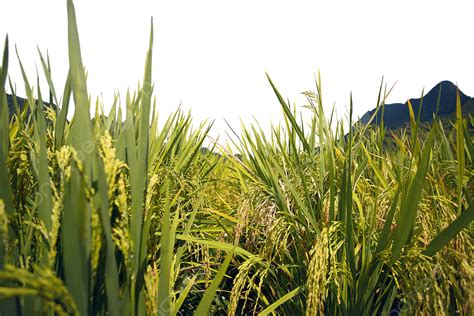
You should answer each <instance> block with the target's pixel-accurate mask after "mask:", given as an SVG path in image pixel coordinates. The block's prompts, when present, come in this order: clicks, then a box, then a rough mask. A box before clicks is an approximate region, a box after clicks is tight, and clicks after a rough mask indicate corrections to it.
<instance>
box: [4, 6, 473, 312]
mask: <svg viewBox="0 0 474 316" xmlns="http://www.w3.org/2000/svg"><path fill="white" fill-rule="evenodd" d="M67 3H68V6H67V9H68V10H67V14H68V41H69V42H68V47H69V74H68V78H67V80H66V83H65V84H64V87H61V88H62V95H58V94H57V91H58V90H57V89H56V87H55V86H54V84H53V82H52V79H51V69H52V68H51V63H50V60H49V57H48V56H47V55H46V56H44V55H43V54H42V52H41V51H40V50H38V55H39V59H40V61H41V66H42V70H43V73H42V75H43V76H45V78H46V82H47V83H48V88H49V91H50V93H49V101H48V103H47V104H46V102H45V99H44V97H43V96H42V95H41V91H42V90H41V87H40V84H39V82H40V81H39V79H38V78H36V80H35V82H36V86H34V85H31V84H30V78H29V77H28V76H27V74H26V71H25V70H24V69H23V66H22V64H21V58H20V52H16V55H17V59H18V60H17V62H18V63H19V64H20V68H21V70H22V74H23V84H24V86H25V91H26V96H27V100H26V101H25V103H24V104H21V103H19V102H18V100H17V98H16V96H15V91H14V85H13V83H11V82H10V80H9V78H8V65H9V63H10V59H11V58H10V55H11V54H10V45H9V41H8V37H7V38H6V40H5V45H4V51H3V59H2V66H1V69H0V120H1V124H0V137H1V141H0V144H1V145H0V235H1V236H0V313H2V314H5V315H33V314H47V315H53V314H58V315H63V314H64V315H66V314H74V315H89V314H93V315H105V314H110V315H123V314H125V315H144V314H147V315H153V314H159V315H183V314H186V315H190V314H195V315H209V314H212V315H214V314H215V315H222V314H228V315H255V314H256V315H267V314H273V315H305V314H306V315H323V314H329V315H372V314H379V315H398V314H423V315H425V314H426V315H432V314H463V315H469V314H472V313H473V312H474V296H473V293H474V269H473V268H472V267H473V266H474V259H473V258H474V256H473V255H474V253H473V252H474V250H473V238H472V237H473V230H472V227H473V226H472V220H473V219H474V201H473V192H474V168H473V157H474V146H473V136H472V135H471V134H470V129H472V118H467V119H466V117H463V115H462V113H461V104H460V101H459V97H458V102H457V114H456V120H455V122H453V123H452V124H453V128H451V129H450V130H448V129H446V127H445V124H442V122H441V120H439V119H438V118H437V117H435V118H434V119H433V122H432V123H430V124H428V125H426V124H421V123H420V121H419V115H418V116H417V113H414V111H413V110H412V109H410V110H411V111H410V114H411V123H410V126H409V127H408V128H404V129H400V130H398V131H390V130H387V129H386V128H385V127H384V126H383V124H381V125H371V124H367V125H362V124H359V123H357V122H354V121H353V118H352V107H353V105H352V97H350V98H349V101H350V111H349V116H348V122H347V123H348V126H349V128H348V130H345V127H344V126H347V124H343V123H344V122H342V121H337V120H335V119H334V118H333V115H332V114H331V115H330V116H329V118H327V116H326V114H325V113H324V112H323V104H322V88H321V79H320V77H319V76H318V80H317V84H316V89H315V91H308V92H306V93H305V95H306V98H307V104H304V108H303V109H302V111H304V112H305V114H304V115H303V114H302V113H303V112H302V111H300V110H297V109H296V108H295V107H292V106H290V104H289V103H288V102H287V101H286V100H285V99H284V97H283V96H282V95H281V94H280V92H279V91H278V90H277V88H276V85H275V84H274V83H273V82H272V81H271V79H270V77H269V78H268V79H269V84H270V85H271V87H272V88H273V90H274V92H275V96H276V100H277V101H278V102H279V104H280V106H281V109H282V111H283V114H284V120H283V122H282V124H280V125H275V126H273V127H272V128H271V131H270V132H268V131H263V130H262V129H261V128H260V127H259V126H258V125H257V124H254V125H252V124H250V125H248V124H243V125H242V133H241V134H236V133H235V134H234V136H233V137H232V138H231V142H233V146H234V147H235V148H237V151H236V153H238V154H239V155H236V154H235V153H232V152H230V150H228V149H227V146H226V145H225V144H224V145H222V144H219V143H217V142H215V143H214V144H213V147H212V148H210V149H208V150H204V149H203V146H204V144H205V143H206V142H207V135H208V132H209V130H210V129H211V128H212V122H202V123H200V124H197V125H196V124H195V123H193V121H192V116H191V114H190V113H183V112H182V111H180V110H177V111H176V112H175V113H174V114H172V115H171V116H170V117H168V118H167V119H166V120H165V122H164V123H163V124H161V125H160V124H159V123H158V115H159V111H158V110H159V109H157V107H156V104H155V102H154V99H153V92H154V85H153V78H152V50H153V21H152V22H151V31H150V41H149V49H148V51H147V53H146V58H145V72H144V78H143V81H142V83H141V85H140V87H138V89H137V90H136V91H127V94H126V97H125V99H124V100H122V99H121V98H120V97H119V96H117V97H116V98H115V101H114V103H113V105H112V106H111V107H110V111H109V112H108V113H104V111H103V108H104V105H103V104H102V103H101V102H100V101H99V100H96V101H93V100H91V98H90V96H89V94H88V90H87V80H86V74H85V71H84V65H83V63H82V59H81V49H80V41H79V33H78V27H77V22H76V15H75V11H74V5H73V2H72V0H68V2H67ZM7 79H8V80H7ZM7 84H8V85H9V87H10V90H11V91H13V100H14V111H13V113H10V111H9V107H8V104H7V98H6V85H7ZM389 91H390V89H387V87H386V86H384V85H383V83H382V84H381V86H380V89H379V99H378V101H377V111H382V112H383V110H384V104H385V100H386V98H387V97H388V93H389ZM71 101H74V114H73V116H72V118H71V119H70V120H68V119H67V117H68V115H67V114H68V112H69V111H70V104H71ZM52 104H54V105H57V106H51V105H52ZM93 105H95V114H94V115H93V117H91V114H90V113H91V106H93ZM409 106H410V105H409ZM441 106H442V105H441ZM123 112H125V113H123ZM375 115H376V113H374V116H373V117H372V118H374V117H375ZM303 117H305V118H306V119H305V120H303ZM308 118H309V119H308ZM469 119H470V120H469ZM196 126H197V127H196ZM346 129H347V128H346Z"/></svg>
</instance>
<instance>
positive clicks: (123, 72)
mask: <svg viewBox="0 0 474 316" xmlns="http://www.w3.org/2000/svg"><path fill="white" fill-rule="evenodd" d="M1 1H2V2H1V4H0V36H1V38H2V41H3V38H4V37H5V35H6V33H8V34H9V38H10V43H11V45H12V48H13V44H16V45H17V46H18V50H19V53H20V57H21V59H22V61H23V63H24V65H25V67H26V69H27V73H28V74H29V76H30V82H34V81H35V73H36V70H35V65H38V68H40V63H39V57H38V54H37V51H36V45H38V46H39V47H40V49H42V50H43V51H44V52H45V51H46V50H48V51H49V54H50V57H51V62H52V67H53V80H54V82H55V85H56V89H57V90H58V92H59V91H62V89H63V85H64V82H65V78H66V74H67V67H68V61H67V58H68V57H67V19H66V1H63V0H61V1H60V0H54V1H34V0H30V1H26V0H15V1H5V0H1ZM40 2H41V3H40ZM471 3H472V1H297V0H292V1H277V0H273V1H264V0H258V1H257V0H253V1H246V0H240V1H223V0H220V1H218V0H214V1H209V0H200V1H179V0H177V1H156V0H155V1H143V0H142V1H139V0H135V1H119V0H115V1H103V0H101V1H90V0H81V1H75V6H76V14H77V17H78V27H79V35H80V40H81V48H82V55H83V61H84V64H85V66H86V68H87V71H88V76H89V77H88V86H89V93H90V94H91V95H92V96H93V97H95V96H101V97H102V99H103V101H104V104H105V108H106V109H108V108H110V105H111V102H112V100H113V94H114V91H120V93H121V95H122V96H124V95H125V91H126V88H127V87H131V88H135V87H136V86H137V83H138V81H139V80H141V79H142V77H143V69H144V60H145V53H146V48H147V45H148V37H149V24H150V16H153V17H154V24H155V40H154V42H155V45H154V54H153V58H154V60H153V80H154V82H155V84H156V88H155V94H156V97H157V102H158V107H159V109H160V112H161V113H162V114H168V113H170V112H171V111H173V110H174V109H176V108H177V106H178V105H179V103H180V102H181V103H182V108H183V109H192V113H193V114H194V116H195V119H196V120H198V121H199V120H202V119H204V118H209V119H215V120H216V124H215V128H214V132H213V133H212V134H213V135H217V134H218V133H222V131H223V130H224V128H225V123H224V121H223V118H224V117H225V118H226V119H227V120H228V121H229V122H231V124H232V125H234V126H235V125H238V124H239V123H238V122H239V121H238V119H239V117H240V118H242V119H243V120H244V121H245V122H249V121H250V120H251V119H252V117H255V118H256V119H257V120H258V121H259V123H261V124H262V126H263V127H264V128H268V123H269V122H270V117H271V118H272V119H273V120H278V118H279V117H280V107H279V105H278V103H277V100H276V98H275V96H274V94H273V92H272V90H271V88H270V85H269V84H268V82H267V81H266V77H265V72H268V73H269V74H270V76H271V77H272V79H273V81H274V83H275V84H276V85H277V87H278V88H279V90H280V92H281V93H282V94H283V95H284V96H285V97H288V98H289V99H290V100H291V101H293V102H296V104H297V105H303V104H304V98H303V97H302V96H301V95H300V92H302V91H304V90H311V89H314V87H315V85H314V74H315V73H316V72H317V71H318V69H320V71H321V75H322V80H323V98H324V102H325V108H326V109H328V110H329V108H330V107H332V105H333V104H334V103H335V104H336V108H337V110H338V112H339V113H340V114H345V113H346V110H345V109H346V106H347V104H348V100H349V93H350V91H352V92H353V97H354V106H355V108H354V113H355V114H356V115H358V116H361V115H363V113H364V112H365V111H367V110H369V109H371V108H373V107H374V106H375V103H376V99H377V92H378V87H379V83H380V80H381V78H382V76H385V80H386V82H387V83H388V84H393V83H394V82H395V81H398V83H397V85H396V87H395V89H394V91H393V93H392V94H391V96H390V98H389V100H388V101H389V102H404V101H405V100H406V98H408V97H417V96H419V95H420V94H421V90H422V88H425V89H430V88H431V87H433V86H434V85H435V84H436V83H438V82H439V81H441V80H451V81H453V82H455V83H457V84H459V86H460V88H461V90H463V91H464V92H465V93H466V94H468V95H474V62H473V37H472V35H473V24H472V17H473V14H472V13H473V12H474V10H473V9H474V5H473V4H471ZM10 56H11V57H10V76H11V78H12V80H13V81H14V82H15V83H16V84H17V87H18V91H19V94H22V91H24V90H23V88H22V87H21V85H22V80H21V76H20V73H19V67H18V62H17V61H16V56H15V55H14V49H11V50H10ZM40 74H41V76H42V72H41V71H40ZM41 78H42V77H41ZM42 85H43V88H44V91H46V84H45V83H43V84H42Z"/></svg>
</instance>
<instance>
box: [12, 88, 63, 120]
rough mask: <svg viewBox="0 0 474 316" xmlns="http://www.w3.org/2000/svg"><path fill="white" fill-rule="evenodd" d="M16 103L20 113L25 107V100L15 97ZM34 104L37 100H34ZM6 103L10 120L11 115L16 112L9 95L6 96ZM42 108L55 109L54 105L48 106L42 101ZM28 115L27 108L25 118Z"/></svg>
mask: <svg viewBox="0 0 474 316" xmlns="http://www.w3.org/2000/svg"><path fill="white" fill-rule="evenodd" d="M16 101H17V103H18V107H19V108H20V112H22V111H23V108H24V106H25V102H27V100H26V99H23V98H20V97H16ZM36 102H37V103H38V100H36ZM7 103H8V113H9V114H10V118H11V117H12V116H13V114H15V113H16V110H15V105H14V104H15V103H14V102H13V96H12V95H11V94H7ZM43 106H44V108H48V107H50V108H53V109H56V105H55V104H49V103H47V102H44V101H43ZM28 115H30V109H29V108H28V111H27V116H28Z"/></svg>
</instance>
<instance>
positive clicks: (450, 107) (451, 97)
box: [360, 81, 474, 129]
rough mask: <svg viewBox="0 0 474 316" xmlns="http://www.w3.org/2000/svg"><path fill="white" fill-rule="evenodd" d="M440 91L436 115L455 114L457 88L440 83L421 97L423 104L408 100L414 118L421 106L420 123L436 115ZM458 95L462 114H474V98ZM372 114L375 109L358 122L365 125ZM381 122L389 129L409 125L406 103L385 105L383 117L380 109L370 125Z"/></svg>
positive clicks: (462, 94)
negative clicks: (473, 104)
mask: <svg viewBox="0 0 474 316" xmlns="http://www.w3.org/2000/svg"><path fill="white" fill-rule="evenodd" d="M440 91H441V95H440V102H439V109H438V115H439V116H446V115H448V116H449V115H451V114H453V113H456V91H457V87H456V85H454V84H453V83H452V82H450V81H442V82H440V83H438V84H437V85H436V86H434V87H433V88H432V89H431V90H430V91H429V92H428V93H427V94H426V95H425V96H424V97H423V102H421V99H410V102H411V105H412V107H413V112H414V114H415V117H416V116H417V115H418V113H419V111H420V105H421V113H420V121H422V122H423V121H431V120H432V119H433V115H434V114H435V113H436V105H437V101H438V96H439V93H440ZM459 94H460V98H461V105H462V108H463V110H464V108H465V110H464V111H463V112H466V110H467V111H468V112H470V113H474V112H473V110H474V107H473V106H472V103H473V102H474V98H471V97H469V96H467V95H465V94H464V93H463V92H462V91H459ZM374 112H375V109H373V110H370V111H368V112H367V113H365V114H364V115H363V116H362V118H361V119H360V122H361V123H363V124H367V123H368V122H369V120H370V118H371V117H372V115H373V113H374ZM382 120H383V122H384V125H385V126H386V127H387V128H389V129H397V128H400V127H402V126H404V125H406V124H407V123H409V122H410V114H409V110H408V101H407V102H405V103H393V104H385V109H384V113H383V117H382V109H380V110H379V112H378V113H377V115H376V116H375V118H374V120H373V121H372V124H380V123H381V122H382Z"/></svg>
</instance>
